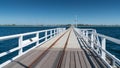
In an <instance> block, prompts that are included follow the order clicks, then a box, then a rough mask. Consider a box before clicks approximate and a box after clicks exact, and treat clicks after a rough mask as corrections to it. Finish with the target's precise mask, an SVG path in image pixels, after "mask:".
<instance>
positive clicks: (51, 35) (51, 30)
mask: <svg viewBox="0 0 120 68" xmlns="http://www.w3.org/2000/svg"><path fill="white" fill-rule="evenodd" d="M50 38H52V30H50Z"/></svg>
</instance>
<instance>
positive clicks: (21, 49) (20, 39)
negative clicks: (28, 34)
mask: <svg viewBox="0 0 120 68" xmlns="http://www.w3.org/2000/svg"><path fill="white" fill-rule="evenodd" d="M22 41H23V35H21V36H20V37H19V48H20V49H19V53H18V55H21V54H22V52H23V48H22V46H23V44H22Z"/></svg>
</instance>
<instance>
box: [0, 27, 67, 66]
mask: <svg viewBox="0 0 120 68" xmlns="http://www.w3.org/2000/svg"><path fill="white" fill-rule="evenodd" d="M65 30H66V29H65V28H54V29H47V30H41V31H35V32H28V33H22V34H16V35H9V36H3V37H0V41H4V40H10V39H14V38H18V46H17V47H15V48H12V49H10V50H8V51H5V52H2V53H0V58H1V57H4V56H6V55H8V54H10V53H12V52H15V51H17V50H18V55H17V56H15V57H13V58H12V59H8V60H7V61H5V62H3V63H2V64H0V68H2V67H3V66H5V65H7V64H8V63H10V62H12V61H13V60H14V59H16V58H18V57H20V56H21V55H23V54H25V53H27V52H28V51H30V50H31V49H33V48H35V47H37V46H39V45H40V44H42V43H44V42H46V41H47V40H49V39H51V38H52V37H54V36H56V35H58V34H60V33H61V32H63V31H65ZM48 31H49V34H48ZM42 32H44V36H43V37H41V36H40V33H42ZM33 34H35V37H33V38H28V39H25V40H24V39H23V38H24V37H25V36H27V35H33ZM48 37H49V39H48ZM42 39H45V40H44V41H42V42H39V41H40V40H42ZM6 43H7V42H6ZM32 43H36V45H35V46H33V47H31V48H29V49H28V50H26V51H24V52H23V48H24V47H26V46H28V45H30V44H32Z"/></svg>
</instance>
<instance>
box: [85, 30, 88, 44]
mask: <svg viewBox="0 0 120 68" xmlns="http://www.w3.org/2000/svg"><path fill="white" fill-rule="evenodd" d="M85 36H86V42H88V31H87V30H86V32H85Z"/></svg>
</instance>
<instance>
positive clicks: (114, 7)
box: [0, 0, 120, 25]
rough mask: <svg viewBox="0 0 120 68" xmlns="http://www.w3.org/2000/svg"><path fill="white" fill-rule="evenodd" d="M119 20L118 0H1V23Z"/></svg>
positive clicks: (119, 2) (110, 21) (81, 22)
mask: <svg viewBox="0 0 120 68" xmlns="http://www.w3.org/2000/svg"><path fill="white" fill-rule="evenodd" d="M75 15H77V16H78V23H80V24H120V1H119V0H0V24H34V25H36V24H73V23H74V20H75Z"/></svg>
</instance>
